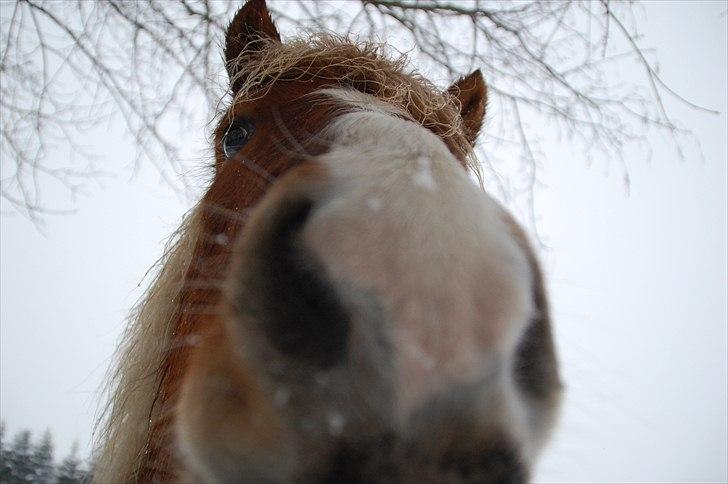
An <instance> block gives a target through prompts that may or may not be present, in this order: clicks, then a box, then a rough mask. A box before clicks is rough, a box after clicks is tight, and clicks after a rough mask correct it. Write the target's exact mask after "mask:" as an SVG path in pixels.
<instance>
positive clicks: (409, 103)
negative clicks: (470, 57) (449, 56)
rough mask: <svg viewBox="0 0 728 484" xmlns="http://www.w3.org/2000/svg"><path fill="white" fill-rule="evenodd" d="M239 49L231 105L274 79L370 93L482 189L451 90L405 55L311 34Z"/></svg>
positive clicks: (259, 91)
mask: <svg viewBox="0 0 728 484" xmlns="http://www.w3.org/2000/svg"><path fill="white" fill-rule="evenodd" d="M254 45H255V47H254V48H251V49H247V50H244V51H243V52H242V53H241V54H240V55H239V56H238V57H237V59H236V60H235V61H234V66H232V68H231V69H229V71H232V72H236V73H237V74H236V75H234V76H233V78H232V79H231V80H230V84H231V85H236V86H240V87H239V89H238V91H237V92H236V93H235V95H234V102H235V103H237V102H238V101H243V100H245V101H251V100H255V99H259V98H262V97H264V96H265V95H266V94H268V92H269V91H270V90H271V88H272V87H273V86H274V85H275V84H277V81H295V80H299V79H317V80H323V81H331V84H332V85H336V86H338V87H341V86H344V87H350V88H352V89H355V90H357V91H360V92H363V93H366V94H370V95H372V96H374V97H376V98H378V99H380V100H382V101H384V102H386V103H390V104H392V105H394V106H397V107H400V108H401V109H403V110H404V111H405V112H407V113H409V115H410V116H411V117H412V119H413V121H416V122H418V123H419V124H421V125H422V126H424V127H425V128H427V129H429V130H431V131H432V132H434V133H435V134H436V135H438V136H439V137H440V138H442V139H443V140H444V141H445V142H446V143H448V144H449V145H450V146H451V147H452V148H454V149H455V151H457V152H458V153H460V154H462V156H463V158H464V161H465V164H466V167H467V168H468V169H469V170H470V171H471V172H472V173H473V174H475V175H476V177H477V178H478V180H479V181H480V182H481V185H482V174H481V169H480V165H479V163H478V162H477V160H476V159H475V155H474V153H473V147H472V146H471V144H470V143H469V142H468V140H467V138H466V137H465V129H464V126H463V121H462V118H461V116H460V102H459V101H458V99H457V94H458V93H457V92H448V91H444V92H443V91H441V90H440V89H438V88H437V86H435V85H434V84H433V83H432V82H430V81H429V80H428V79H426V78H425V77H423V76H422V75H421V74H420V73H419V72H417V71H416V70H415V69H413V68H411V67H410V62H409V59H408V58H407V56H406V55H405V54H399V55H398V56H396V57H392V56H391V55H389V51H390V50H391V49H390V48H389V47H388V46H387V45H385V44H379V43H374V42H368V41H352V40H351V39H350V38H348V37H344V36H339V35H336V34H333V33H312V34H309V35H308V36H306V37H299V38H295V39H292V40H289V41H286V42H278V41H276V40H273V39H267V38H261V39H260V40H259V41H257V42H255V44H254Z"/></svg>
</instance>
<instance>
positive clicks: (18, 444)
mask: <svg viewBox="0 0 728 484" xmlns="http://www.w3.org/2000/svg"><path fill="white" fill-rule="evenodd" d="M32 452H33V450H32V448H31V445H30V432H29V431H27V430H23V431H21V432H18V433H17V434H16V435H15V439H13V446H12V448H11V449H10V455H9V458H8V464H9V465H8V467H9V469H8V476H7V481H3V482H7V483H9V484H10V483H12V484H23V483H32V482H34V479H35V469H34V468H33V462H32V458H31V457H32Z"/></svg>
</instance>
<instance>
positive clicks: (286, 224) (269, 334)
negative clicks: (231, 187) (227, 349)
mask: <svg viewBox="0 0 728 484" xmlns="http://www.w3.org/2000/svg"><path fill="white" fill-rule="evenodd" d="M280 195H281V196H280V197H277V199H275V200H273V201H272V202H270V203H268V204H267V206H265V205H266V204H264V207H262V213H259V214H258V217H257V220H253V221H251V225H252V227H249V229H250V230H251V231H252V232H253V233H252V234H249V235H250V236H249V237H248V239H249V240H253V241H254V243H252V244H246V243H243V244H242V247H241V250H242V251H243V252H244V253H243V254H242V260H241V264H240V265H239V269H238V271H237V273H238V274H237V275H236V278H237V279H238V280H237V281H236V284H235V286H236V288H237V290H236V291H235V294H234V301H233V306H234V307H235V309H236V310H237V311H238V313H239V314H241V315H248V314H251V313H252V314H253V315H254V318H253V319H254V320H255V321H256V326H257V327H259V328H261V329H262V331H263V333H264V334H265V337H266V339H267V340H268V341H269V343H270V344H271V346H272V347H273V348H274V349H275V350H277V351H279V352H281V353H283V354H285V355H290V356H292V357H296V358H300V359H302V360H304V361H308V362H309V363H312V364H314V365H316V366H318V367H320V368H328V367H331V366H333V365H335V364H336V363H338V362H340V361H341V360H343V359H344V357H345V356H346V352H347V345H348V338H349V315H348V314H347V311H346V310H345V308H344V307H343V305H342V303H341V301H340V298H339V296H338V295H337V293H336V291H335V290H334V288H333V287H332V285H331V284H330V283H329V281H328V279H327V276H326V274H325V272H324V269H323V268H322V267H321V264H320V263H319V262H318V261H317V260H316V259H315V258H314V256H313V254H311V253H310V252H309V251H308V250H307V249H306V247H305V246H304V245H303V243H302V242H301V239H300V234H301V231H302V229H303V227H304V226H305V224H306V222H307V220H308V218H309V216H310V215H311V213H312V211H313V210H314V204H315V202H314V200H313V199H312V197H310V196H307V195H306V194H305V193H301V190H299V189H293V190H292V193H286V192H283V193H282V194H280ZM243 237H246V235H245V234H244V235H243Z"/></svg>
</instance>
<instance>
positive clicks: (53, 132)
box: [0, 0, 715, 220]
mask: <svg viewBox="0 0 728 484" xmlns="http://www.w3.org/2000/svg"><path fill="white" fill-rule="evenodd" d="M269 3H270V7H271V10H272V11H273V12H274V15H275V16H276V17H277V20H278V22H279V24H280V25H281V26H282V30H283V32H284V34H295V33H296V32H298V31H300V30H313V31H317V30H329V31H334V32H338V33H347V32H348V33H350V34H351V35H354V36H356V37H359V38H362V39H369V40H375V41H376V40H379V41H383V40H386V41H387V42H388V43H390V44H392V45H393V47H394V49H396V50H398V51H400V52H408V53H410V54H411V55H412V57H413V58H414V59H413V60H414V65H415V66H416V67H417V68H418V69H419V70H420V71H422V72H424V73H425V74H426V75H427V76H428V77H430V78H435V79H440V80H442V81H443V87H444V84H445V82H449V81H451V80H452V78H454V77H456V76H460V75H463V74H467V73H468V72H469V71H470V70H472V69H474V68H482V70H483V72H484V73H485V75H486V78H487V82H488V85H489V92H490V95H491V99H492V101H493V105H494V106H493V107H495V108H496V109H499V112H498V114H497V117H494V116H491V118H495V120H496V123H492V124H491V125H490V126H489V127H490V129H489V130H488V132H487V133H486V136H485V140H484V141H483V143H482V146H484V147H487V148H488V149H487V150H485V149H483V150H481V151H482V153H481V158H482V160H483V165H484V168H485V170H486V172H487V176H488V179H489V180H490V181H491V184H492V185H493V186H495V187H496V188H497V189H498V190H499V191H500V192H501V195H502V196H503V197H505V198H508V197H513V196H518V194H519V193H525V194H526V198H527V199H528V200H529V202H528V203H529V204H532V198H531V197H532V190H533V187H534V186H535V184H536V183H537V181H538V173H539V166H540V164H541V161H542V157H543V155H542V154H541V150H540V149H539V145H540V143H541V142H542V141H543V139H544V138H543V136H544V134H543V130H542V129H538V128H532V127H531V126H529V125H528V122H527V120H531V119H539V120H542V121H543V122H544V123H545V124H547V125H548V126H551V127H553V128H554V129H556V130H558V131H560V132H562V133H564V134H566V135H568V136H569V137H570V138H571V139H573V140H574V142H575V143H581V144H583V145H584V146H585V147H589V150H587V151H588V154H589V155H590V156H595V155H599V154H601V155H603V156H605V157H606V158H607V159H617V160H622V163H623V164H624V163H625V162H624V160H623V154H624V150H625V147H626V146H627V145H629V144H632V143H637V144H645V143H646V134H647V131H648V130H649V129H650V128H657V129H660V130H663V131H665V132H667V133H669V134H670V135H671V136H673V137H674V138H675V139H676V140H677V139H678V137H679V136H682V135H684V134H685V133H686V131H685V130H682V129H680V128H679V127H678V126H677V124H676V123H675V122H674V120H673V119H672V118H671V117H670V116H669V113H668V112H667V109H666V108H665V105H664V102H663V96H665V95H669V96H673V97H674V98H676V99H677V100H679V101H680V102H682V103H684V104H685V105H687V106H689V107H690V108H693V109H698V110H702V111H706V112H710V113H714V112H715V111H712V110H710V109H706V108H704V107H701V106H697V105H695V104H694V103H691V102H690V101H688V100H687V99H685V98H684V97H682V96H680V95H679V94H677V93H675V92H674V91H673V90H672V89H670V87H669V86H667V85H666V83H665V82H664V81H663V80H662V79H661V78H660V76H659V73H658V72H659V71H658V68H657V65H656V64H655V62H654V60H651V59H653V58H654V53H653V52H652V51H651V50H649V49H646V48H645V47H644V46H643V45H641V39H640V36H639V34H638V32H637V30H636V29H635V28H634V27H633V25H634V23H635V22H634V21H630V19H631V16H632V14H633V11H634V9H635V4H633V3H624V2H619V3H613V2H609V1H608V0H600V2H599V3H594V2H590V1H583V2H580V1H566V0H553V1H543V0H532V1H525V2H518V3H513V2H511V1H492V2H491V1H489V2H483V1H480V0H474V1H472V2H449V1H445V0H419V1H416V0H360V2H359V3H353V2H352V3H344V4H342V3H329V2H313V1H307V0H296V1H291V2H276V1H275V0H272V1H269ZM0 8H1V12H0V33H1V34H2V39H0V46H1V48H2V52H0V76H1V80H2V82H1V83H0V119H1V120H2V136H1V137H0V140H1V143H0V157H1V158H2V162H1V163H0V169H1V170H2V172H1V173H0V195H1V198H2V200H4V201H6V202H7V203H8V204H9V205H10V207H11V209H12V210H14V211H17V212H21V213H23V214H25V215H27V216H29V217H30V218H32V219H34V220H40V219H41V218H42V215H43V214H45V213H52V212H51V211H50V207H48V206H46V205H44V204H43V202H42V200H41V198H40V195H41V188H43V186H44V185H45V184H46V183H50V182H55V183H61V184H62V185H63V186H65V187H66V188H67V189H68V190H69V191H71V192H74V191H76V190H78V189H80V188H82V187H83V186H84V184H85V183H86V182H87V181H88V179H89V178H94V177H97V176H98V175H99V173H100V171H99V170H98V169H96V168H95V161H96V160H97V159H98V156H95V155H97V154H96V153H92V152H88V150H87V149H86V148H85V147H84V143H83V142H82V140H83V139H84V135H85V133H87V132H88V130H89V128H90V127H92V126H94V125H96V124H98V123H99V122H101V121H102V120H108V119H109V118H114V119H121V121H122V122H123V125H124V127H125V129H126V131H127V132H128V133H130V134H131V135H132V136H133V137H134V139H135V141H136V144H137V146H138V152H137V155H136V157H135V162H136V166H138V165H139V163H140V162H142V160H144V162H148V163H151V164H152V165H153V166H154V167H155V168H156V170H157V171H158V172H159V174H160V176H161V177H162V178H163V179H164V180H165V181H166V183H167V184H169V185H170V186H172V187H175V188H176V189H187V188H188V187H189V185H190V180H189V174H188V173H187V172H186V171H185V170H186V168H185V166H184V164H183V163H182V160H181V156H182V155H181V149H182V148H183V146H181V143H180V142H179V141H178V138H179V136H178V131H175V129H174V128H170V125H173V124H179V121H180V120H182V121H183V122H186V123H187V125H188V126H191V127H192V129H198V130H199V127H201V126H203V125H204V123H205V122H206V121H208V120H209V119H210V118H212V117H213V115H214V114H215V112H216V111H217V107H218V103H219V102H220V99H222V98H223V96H224V94H225V88H224V87H222V86H224V84H225V82H224V81H225V78H224V69H223V65H222V58H221V56H220V54H219V47H218V46H219V43H220V41H221V38H222V35H223V32H224V29H225V26H226V25H227V22H228V21H229V19H230V18H231V16H232V14H233V11H234V10H235V9H236V8H237V5H233V4H230V3H228V2H210V1H209V0H144V1H141V0H140V1H132V0H108V1H106V2H86V1H84V0H75V1H73V0H67V1H63V2H61V1H47V0H16V1H14V2H4V3H1V4H0ZM635 61H636V62H637V63H638V64H639V65H640V66H641V68H642V71H643V72H644V77H643V79H642V81H637V82H632V83H629V82H627V83H620V82H615V81H614V80H612V79H610V78H609V77H608V74H609V73H610V72H613V71H614V70H615V68H616V67H619V66H622V65H628V64H626V63H634V62H635ZM173 121H174V123H173ZM493 124H495V126H493ZM676 146H677V147H678V150H680V142H679V141H678V142H676ZM60 148H65V149H66V150H67V151H68V153H69V154H71V155H76V156H62V155H59V149H60ZM501 148H503V149H504V151H507V152H511V153H512V152H513V151H514V150H515V151H516V152H517V153H519V155H518V157H519V159H520V165H519V167H520V168H519V169H518V170H517V173H518V172H520V174H521V175H520V176H515V177H514V176H513V175H512V174H506V173H505V172H504V170H502V169H501V168H500V167H501V166H504V163H506V160H501V159H499V158H498V157H497V156H496V153H497V152H499V151H501ZM511 164H512V161H511ZM625 166H626V165H625ZM625 178H626V179H627V180H628V177H627V171H626V168H625ZM53 208H54V209H55V210H57V207H53ZM531 209H532V207H531ZM531 216H533V215H531Z"/></svg>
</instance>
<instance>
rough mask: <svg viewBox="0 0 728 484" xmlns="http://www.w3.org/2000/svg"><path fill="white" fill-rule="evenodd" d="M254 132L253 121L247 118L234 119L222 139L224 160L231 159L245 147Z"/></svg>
mask: <svg viewBox="0 0 728 484" xmlns="http://www.w3.org/2000/svg"><path fill="white" fill-rule="evenodd" d="M253 131H255V125H254V124H253V121H251V120H250V119H247V118H237V119H235V120H234V121H233V122H232V124H231V125H230V127H229V128H228V129H227V131H225V135H224V136H223V137H222V151H223V153H224V154H225V158H228V159H229V158H232V157H233V156H235V153H237V152H238V150H239V149H240V148H242V147H243V146H245V143H247V142H248V141H249V140H250V138H251V136H253Z"/></svg>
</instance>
